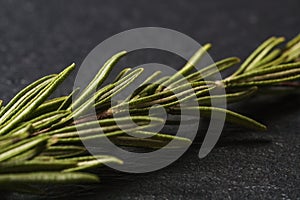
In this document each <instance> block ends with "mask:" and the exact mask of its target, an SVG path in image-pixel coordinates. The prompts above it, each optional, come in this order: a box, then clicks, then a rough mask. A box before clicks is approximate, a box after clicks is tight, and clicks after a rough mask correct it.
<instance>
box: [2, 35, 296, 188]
mask: <svg viewBox="0 0 300 200" xmlns="http://www.w3.org/2000/svg"><path fill="white" fill-rule="evenodd" d="M283 41H284V38H282V37H279V38H276V37H272V38H270V39H268V40H267V41H265V42H264V43H263V44H262V45H261V46H259V47H258V48H257V49H256V50H255V51H254V52H253V53H252V54H251V55H250V56H249V57H248V58H247V59H246V60H245V61H244V62H243V63H242V64H241V66H240V67H239V68H238V70H236V71H235V72H234V73H233V74H231V75H230V76H228V77H226V78H225V79H223V80H219V81H215V80H212V81H208V80H209V78H211V77H213V76H214V75H215V74H216V73H218V72H222V71H224V70H226V69H228V68H230V67H233V66H235V65H236V64H238V63H239V62H240V59H239V58H236V57H232V58H226V59H223V60H221V61H218V62H216V63H215V64H214V65H211V66H207V67H206V68H204V69H202V70H200V71H197V72H192V70H193V68H194V65H195V64H196V63H197V62H199V60H200V59H201V58H202V56H203V54H204V53H205V52H206V51H207V50H209V49H210V48H211V45H210V44H207V45H205V46H204V47H203V48H201V49H200V50H199V51H197V52H196V53H195V55H194V56H193V57H192V58H191V60H189V61H188V62H187V64H186V65H185V66H184V67H183V68H182V69H181V70H179V71H178V72H177V73H176V74H174V75H173V76H171V77H163V78H157V77H158V75H159V74H160V73H161V72H160V71H157V72H156V73H154V74H153V75H152V76H150V77H149V78H147V79H146V80H145V81H144V83H143V84H142V85H141V87H140V88H139V89H138V90H136V91H134V93H133V94H132V95H131V96H129V97H127V98H126V99H125V100H124V101H123V102H119V104H118V105H116V106H111V104H110V101H111V99H112V97H114V96H115V95H117V94H118V93H119V92H121V91H123V90H124V89H125V88H126V87H128V86H129V84H130V83H132V82H133V81H134V80H136V79H137V78H138V77H139V76H140V75H141V74H142V73H143V69H142V68H139V69H136V70H132V69H130V68H126V69H124V70H123V71H121V72H120V74H118V75H117V76H116V78H115V80H114V81H113V82H112V83H110V84H108V85H106V86H102V87H100V86H101V84H102V83H103V82H104V81H105V80H106V78H107V77H108V75H109V73H110V71H111V69H112V68H113V67H114V65H115V64H116V63H117V62H118V60H119V59H120V58H122V57H123V56H125V55H126V52H125V51H123V52H120V53H118V54H116V55H114V56H112V57H111V58H110V59H109V60H108V61H107V62H106V63H105V64H104V65H103V67H102V68H101V69H100V71H99V72H98V74H97V75H96V76H95V77H94V79H93V80H92V81H91V82H90V83H89V85H88V86H87V87H86V88H84V89H83V90H82V92H81V93H79V89H77V90H75V91H73V92H72V93H71V94H69V95H68V96H62V97H58V98H54V99H50V100H47V98H48V97H49V96H50V95H51V94H52V92H53V91H54V90H55V89H56V88H57V87H58V86H59V85H60V83H61V82H62V81H63V80H64V79H65V78H66V77H67V76H68V75H69V74H70V73H71V72H72V71H73V69H74V67H75V65H74V64H72V65H70V66H69V67H67V68H66V69H65V70H64V71H62V72H61V73H59V74H54V75H49V76H46V77H43V78H41V79H39V80H37V81H35V82H34V83H32V84H30V85H29V86H27V87H26V88H24V89H23V90H22V91H20V92H19V93H18V94H17V95H16V96H15V97H14V98H13V99H12V100H11V101H10V102H9V103H7V104H6V105H5V106H3V105H2V101H0V108H1V109H0V146H1V149H0V186H1V187H0V190H4V189H5V190H13V191H21V192H24V191H30V188H27V187H26V189H25V187H24V186H25V185H24V184H39V183H53V184H60V183H94V182H98V181H99V178H98V176H97V175H96V174H92V173H90V172H89V173H87V172H84V171H86V170H87V169H91V168H95V167H98V166H101V165H103V164H105V163H111V162H113V163H118V164H122V161H121V160H119V159H118V158H115V157H113V156H110V155H97V156H91V155H89V153H88V151H87V150H86V148H85V147H84V146H83V144H82V142H81V141H82V140H93V139H95V138H103V137H109V138H110V139H111V140H112V141H113V142H114V143H115V144H116V145H119V146H133V147H138V148H140V147H142V148H154V149H155V148H161V147H163V146H164V145H166V144H167V143H168V142H169V141H170V140H176V141H178V142H179V143H177V144H178V145H179V146H180V143H190V142H191V141H190V140H189V139H186V138H181V137H176V136H173V135H172V133H152V132H151V131H148V129H147V128H149V125H148V124H149V122H150V121H151V122H155V123H154V125H155V124H157V125H160V124H163V123H164V122H165V121H164V120H163V119H161V118H159V117H155V116H148V112H149V109H150V108H151V107H152V106H153V105H156V104H159V106H156V107H154V108H153V107H152V109H161V108H164V109H166V111H167V113H168V114H169V115H180V114H181V110H200V111H201V116H203V117H208V118H209V117H211V112H212V111H214V112H220V113H225V114H226V116H227V117H226V121H227V122H229V123H234V124H237V125H240V126H244V127H246V128H250V129H254V130H266V126H265V125H263V124H261V123H259V122H257V121H255V120H253V119H250V118H248V117H246V116H243V115H240V114H238V113H235V112H233V111H230V110H226V109H224V108H222V106H221V105H220V107H212V104H211V102H212V101H214V102H215V103H217V104H218V103H220V104H221V103H222V99H224V98H226V100H227V103H233V102H238V101H242V100H244V99H245V98H249V97H251V96H252V95H254V94H255V93H256V92H257V91H258V90H259V89H260V88H262V87H267V86H276V85H283V86H284V85H293V84H289V83H290V82H291V81H295V80H298V79H299V78H300V62H299V59H300V35H298V36H297V37H295V38H294V39H292V40H291V41H289V42H288V43H287V44H286V45H285V47H284V48H278V45H279V44H281V43H282V42H283ZM182 75H183V76H184V78H180V77H182ZM185 80H188V81H189V83H188V84H184V83H185V82H184V81H185ZM295 85H296V84H295ZM190 86H191V87H192V89H188V88H189V87H190ZM220 87H223V88H224V89H225V90H226V94H220V95H209V92H210V91H215V90H218V89H219V88H220ZM95 88H98V89H97V91H96V92H95V93H94V91H95ZM174 91H176V93H177V95H176V96H175V95H174ZM190 92H194V93H195V95H196V97H197V98H196V101H197V102H198V106H196V107H195V106H193V107H191V106H184V103H185V102H186V101H188V100H190V99H191V98H192V96H191V95H190ZM78 93H79V94H78ZM74 95H78V98H77V100H76V101H75V102H72V96H74ZM178 95H179V96H181V97H182V98H181V99H180V100H179V99H178V98H177V97H178ZM179 104H180V107H179V106H178V105H179ZM182 105H183V106H182ZM128 106H129V108H130V113H131V114H132V116H131V118H130V117H114V118H113V115H112V114H113V113H122V112H128V110H126V109H127V108H128ZM90 109H96V110H97V117H98V119H97V120H96V121H95V120H94V119H93V117H91V113H90V112H89V111H90ZM74 117H76V119H77V120H75V121H74V119H73V118H74ZM78 117H79V119H78ZM131 120H133V121H134V122H136V124H138V125H139V126H138V127H132V126H131V125H130V124H128V122H129V121H131ZM117 123H118V125H117ZM179 123H180V122H179V121H176V120H175V121H174V120H173V121H172V120H168V119H167V121H166V124H167V125H173V126H176V125H178V124H179ZM95 124H100V125H101V127H100V128H99V127H98V128H90V127H91V125H95ZM76 127H77V128H78V127H80V129H79V131H77V129H76ZM99 131H101V132H102V133H103V134H98V133H99ZM126 131H130V132H133V133H135V134H138V135H141V136H152V137H150V138H134V137H130V136H128V135H127V134H126ZM153 135H154V136H153ZM78 171H79V172H78ZM82 171H83V172H82Z"/></svg>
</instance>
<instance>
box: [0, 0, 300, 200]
mask: <svg viewBox="0 0 300 200" xmlns="http://www.w3.org/2000/svg"><path fill="white" fill-rule="evenodd" d="M299 8H300V1H299V0H287V1H274V0H273V1H259V0H253V1H251V2H249V1H232V0H226V1H180V0H170V1H169V0H167V1H146V0H139V1H115V0H113V1H78V0H75V1H66V0H54V1H38V0H37V1H30V0H29V1H1V2H0V63H1V64H0V74H1V79H0V94H1V98H2V99H4V100H5V101H7V100H8V99H10V98H11V97H12V96H13V95H14V94H15V93H16V92H17V91H18V90H19V89H21V88H23V87H24V86H25V85H26V84H28V83H30V82H31V81H33V80H35V79H37V78H38V77H41V76H43V75H46V74H49V73H55V72H58V71H60V70H61V69H62V68H63V67H64V66H66V65H68V64H70V63H71V62H76V63H78V64H80V63H81V62H82V60H83V59H84V57H85V56H86V55H87V53H88V52H89V51H90V50H91V49H92V48H93V47H94V46H96V45H97V44H98V43H100V42H101V41H103V40H104V39H106V38H107V37H109V36H111V35H113V34H116V33H118V32H120V31H124V30H127V29H131V28H136V27H143V26H159V27H165V28H171V29H175V30H178V31H180V32H183V33H185V34H187V35H189V36H191V37H193V38H194V39H196V40H197V41H199V42H200V43H205V42H212V43H213V44H214V49H213V51H212V52H211V55H212V56H213V58H214V59H216V60H217V59H220V58H223V57H227V56H232V55H236V56H240V57H242V58H244V57H245V56H246V55H248V53H249V52H250V51H251V50H253V49H254V48H255V47H256V46H257V45H258V44H259V43H260V42H262V41H263V40H264V39H266V38H267V37H269V36H272V35H282V36H286V37H287V38H291V37H292V36H294V35H296V34H298V33H299V27H300V12H299ZM71 86H72V82H71V81H70V80H67V82H66V84H65V85H64V88H61V89H60V91H59V92H58V94H63V93H66V91H67V89H68V88H70V87H71ZM263 96H264V97H260V98H255V99H254V100H249V101H247V104H246V103H243V104H238V105H236V106H235V108H236V109H239V110H240V111H241V112H242V113H247V115H248V116H252V117H255V118H256V119H257V120H260V121H261V122H264V123H265V124H267V125H268V126H269V127H270V128H269V130H268V131H267V132H266V133H257V132H251V131H246V130H242V129H239V128H236V127H227V128H226V129H225V130H224V134H223V137H222V139H221V140H220V141H219V143H218V146H217V147H216V148H215V149H214V150H213V152H212V153H211V154H209V155H208V156H207V157H206V158H204V159H202V160H200V159H198V157H197V153H198V150H199V143H197V142H196V143H195V144H194V145H193V147H192V148H191V149H190V150H189V151H188V152H187V153H186V154H185V155H184V156H183V157H182V158H181V159H179V160H178V161H176V162H175V163H174V164H172V165H171V166H169V167H167V168H165V169H162V170H160V171H157V172H153V173H148V174H142V175H131V174H124V173H118V172H114V171H113V170H109V169H106V168H105V169H103V170H100V171H99V174H100V175H101V174H106V175H105V176H104V177H103V179H102V183H101V184H100V185H97V186H94V187H87V188H85V187H82V186H77V187H58V188H50V189H49V188H48V189H47V190H46V191H47V194H46V195H44V196H42V197H36V196H28V195H20V194H9V193H5V194H1V195H2V197H1V199H48V198H49V199H50V198H52V199H58V198H65V199H66V198H67V199H79V198H80V199H297V198H298V199H300V186H299V185H300V169H299V164H300V157H299V150H300V134H299V126H300V125H299V120H300V117H299V114H300V109H299V106H298V105H299V100H300V94H299V93H298V94H297V93H295V92H289V93H288V94H286V95H283V94H281V95H278V96H277V97H274V96H272V95H263Z"/></svg>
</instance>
